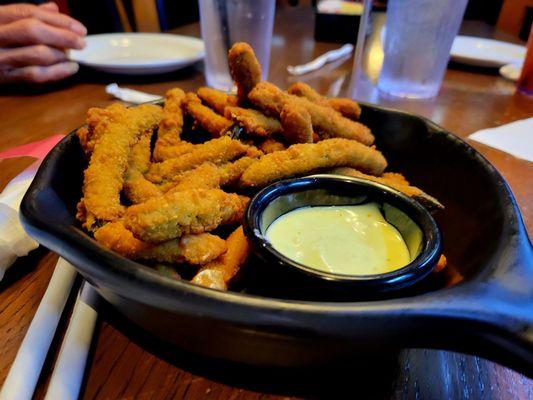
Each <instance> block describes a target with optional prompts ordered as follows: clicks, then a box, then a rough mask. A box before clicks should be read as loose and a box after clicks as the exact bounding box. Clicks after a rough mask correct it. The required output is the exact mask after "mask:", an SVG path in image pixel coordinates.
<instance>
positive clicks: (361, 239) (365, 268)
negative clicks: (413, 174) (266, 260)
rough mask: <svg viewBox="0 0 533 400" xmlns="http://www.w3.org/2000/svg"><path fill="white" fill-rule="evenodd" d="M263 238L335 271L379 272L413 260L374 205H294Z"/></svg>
mask: <svg viewBox="0 0 533 400" xmlns="http://www.w3.org/2000/svg"><path fill="white" fill-rule="evenodd" d="M266 237H267V239H268V240H269V242H270V243H271V244H272V246H273V247H274V248H275V249H276V250H277V251H279V252H280V253H281V254H283V255H284V256H286V257H288V258H290V259H292V260H295V261H298V262H299V263H301V264H304V265H306V266H308V267H311V268H314V269H317V270H320V271H325V272H331V273H334V274H344V275H374V274H381V273H385V272H390V271H394V270H397V269H399V268H401V267H404V266H405V265H407V264H409V262H410V261H411V257H410V254H409V250H408V248H407V246H406V244H405V242H404V240H403V238H402V235H401V234H400V233H399V232H398V230H397V229H396V228H395V227H394V226H393V225H391V224H389V223H388V222H387V221H386V220H385V219H384V218H383V215H382V214H381V212H380V209H379V207H378V205H377V204H376V203H367V204H362V205H355V206H349V205H348V206H319V207H304V208H298V209H296V210H294V211H291V212H288V213H287V214H284V215H282V216H280V217H278V218H277V219H276V220H275V221H274V222H273V223H272V224H271V225H270V226H269V227H268V229H267V231H266Z"/></svg>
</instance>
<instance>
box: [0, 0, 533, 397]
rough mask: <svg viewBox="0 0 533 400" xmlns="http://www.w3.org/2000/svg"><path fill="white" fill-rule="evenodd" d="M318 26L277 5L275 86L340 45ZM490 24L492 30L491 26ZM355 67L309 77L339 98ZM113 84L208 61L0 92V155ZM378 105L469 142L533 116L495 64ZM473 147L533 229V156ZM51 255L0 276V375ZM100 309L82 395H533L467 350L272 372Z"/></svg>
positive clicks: (80, 110)
mask: <svg viewBox="0 0 533 400" xmlns="http://www.w3.org/2000/svg"><path fill="white" fill-rule="evenodd" d="M313 26H314V21H313V13H312V9H311V8H310V7H309V6H300V7H297V8H289V7H286V6H282V7H280V8H279V9H278V12H277V17H276V22H275V28H274V38H273V42H272V56H271V65H270V74H269V79H270V80H272V81H273V82H274V83H276V84H278V85H280V86H281V87H287V86H288V85H290V84H291V83H293V82H294V81H295V78H293V77H289V76H288V75H287V73H286V66H287V65H294V64H300V63H303V62H307V61H309V60H310V59H312V58H314V57H315V56H317V55H319V54H321V53H323V52H325V51H327V50H330V49H332V48H335V47H338V46H337V45H334V44H328V43H316V42H315V41H314V40H313ZM478 28H479V27H478ZM464 29H473V28H472V27H470V28H468V26H466V27H464ZM483 29H485V31H484V33H485V35H486V36H490V30H487V29H486V27H485V28H483ZM474 30H475V29H474ZM478 31H479V29H478ZM178 32H179V33H184V34H190V35H194V36H199V27H198V25H192V26H187V27H184V28H180V29H179V30H178ZM350 70H351V60H348V61H340V62H336V63H333V65H329V66H327V67H325V68H323V69H321V70H320V71H317V72H313V73H311V74H308V75H306V76H305V77H304V79H305V81H306V82H307V83H309V84H311V85H312V86H314V87H315V88H316V89H317V90H319V91H320V92H321V93H323V94H328V93H332V91H334V92H337V91H338V92H339V93H340V94H341V95H343V94H346V90H347V87H348V84H349V81H350ZM111 82H118V83H120V84H122V85H125V86H128V87H131V88H137V89H140V90H144V91H147V92H152V93H156V94H163V93H164V92H165V91H166V90H167V89H169V88H171V87H174V86H180V87H182V88H184V89H194V88H196V87H198V86H200V85H202V84H204V78H203V73H202V67H201V65H197V66H194V67H190V68H187V69H185V70H182V71H179V72H176V73H171V74H166V75H163V76H157V77H137V78H131V77H130V78H125V77H117V76H110V75H104V74H97V73H94V72H91V71H86V70H82V71H81V72H80V73H79V74H78V75H77V76H76V77H75V78H73V79H70V80H68V81H65V82H61V83H58V84H54V85H49V86H46V87H41V88H35V87H34V88H20V87H19V88H10V89H9V88H0V110H1V118H0V151H2V150H5V149H8V148H11V147H14V146H18V145H21V144H24V143H29V142H32V141H35V140H39V139H42V138H45V137H48V136H51V135H53V134H58V133H61V134H66V133H68V132H69V131H71V130H72V129H74V128H76V127H77V126H79V125H80V124H82V123H83V121H84V118H85V113H86V110H87V109H88V108H89V107H92V106H106V105H108V104H110V103H111V102H112V101H113V99H111V98H110V97H109V96H108V95H106V94H105V92H104V90H103V89H104V85H105V84H108V83H111ZM378 101H379V102H380V103H382V104H385V105H387V106H391V107H396V108H400V109H403V110H408V111H411V112H415V113H418V114H421V115H424V116H426V117H428V118H430V119H432V120H433V121H435V122H436V123H438V124H440V125H442V126H443V127H445V128H446V129H448V130H450V131H452V132H454V133H455V134H457V135H458V136H460V137H463V138H464V137H466V136H467V135H469V134H470V133H472V132H474V131H476V130H478V129H481V128H487V127H493V126H497V125H501V124H504V123H507V122H511V121H514V120H517V119H521V118H525V117H531V116H533V99H532V98H527V97H525V96H523V95H521V94H519V93H517V92H516V91H515V87H514V85H513V83H511V82H509V81H506V80H504V79H503V78H501V77H499V76H498V75H497V73H496V72H495V71H493V70H479V69H471V68H465V67H459V66H454V65H451V66H450V68H449V69H448V71H447V72H446V77H445V81H444V84H443V87H442V90H441V92H440V94H439V96H438V97H437V98H435V99H432V100H425V101H407V100H383V99H378ZM532 135H533V133H532ZM532 140H533V136H532ZM470 144H471V145H473V146H474V147H475V148H476V149H477V150H478V151H480V152H481V153H482V154H483V155H484V156H485V157H487V158H488V159H489V160H490V162H492V163H493V164H494V165H495V166H496V168H497V169H498V170H499V171H500V172H501V174H502V175H503V176H504V178H505V179H506V180H507V182H508V183H509V185H510V187H511V189H512V191H513V193H514V195H515V197H516V199H517V201H518V204H519V206H520V210H521V212H522V216H523V218H524V221H525V223H526V226H527V229H528V231H529V233H530V235H531V233H532V232H533V163H529V162H526V161H522V160H519V159H517V158H514V157H513V156H511V155H509V154H506V153H503V152H500V151H498V150H495V149H492V148H489V147H487V146H483V145H481V144H477V143H475V142H470ZM442 162H446V160H442ZM30 163H31V160H29V159H17V160H6V161H1V162H0V187H3V186H4V185H5V184H6V183H7V182H8V181H9V180H10V179H11V178H13V177H14V176H15V175H16V174H17V173H19V172H20V171H22V170H23V169H24V168H25V167H27V166H28V165H29V164H30ZM55 260H56V257H55V256H54V255H53V254H51V253H50V252H48V251H47V250H46V249H41V250H39V251H36V252H34V253H33V254H31V255H30V256H28V257H26V258H23V259H20V260H19V261H18V262H17V264H16V265H15V266H14V267H13V268H12V269H11V270H10V271H8V273H7V275H6V278H5V279H4V280H3V281H2V282H1V283H0V338H1V341H0V383H2V382H3V381H4V379H5V376H6V374H7V372H8V370H9V367H10V365H11V363H12V362H13V359H14V357H15V354H16V351H17V349H18V347H19V345H20V343H21V341H22V339H23V337H24V334H25V332H26V330H27V328H28V325H29V323H30V321H31V319H32V317H33V314H34V313H35V310H36V308H37V305H38V304H39V301H40V299H41V297H42V295H43V293H44V291H45V289H46V286H47V284H48V281H49V279H50V276H51V274H52V271H53V267H54V265H55ZM100 314H101V318H100V322H99V324H98V326H97V332H96V334H95V339H94V344H93V348H92V352H91V354H92V355H91V358H90V360H89V363H88V367H87V375H86V380H85V383H84V387H83V388H82V393H81V398H83V399H211V398H212V399H281V398H343V397H347V396H346V395H350V397H354V398H355V397H360V398H396V399H411V398H416V399H418V398H422V399H425V398H432V399H441V398H442V399H445V398H446V399H481V398H483V399H531V398H533V382H532V381H531V380H530V379H527V378H526V377H524V376H522V375H520V374H518V373H516V372H514V371H511V370H509V369H506V368H504V367H501V366H499V365H497V364H494V363H492V362H489V361H486V360H483V359H480V358H477V357H470V356H465V355H462V354H456V353H450V352H445V351H435V350H424V349H417V350H415V349H407V350H404V351H402V352H401V353H400V354H388V355H384V356H380V357H377V356H376V358H375V359H373V360H354V365H353V366H351V367H350V368H343V369H339V370H335V369H332V370H321V371H320V370H319V371H316V370H315V371H278V372H277V373H276V371H262V370H258V369H250V368H244V369H243V368H241V367H238V366H228V365H225V364H223V363H215V362H213V361H208V360H200V359H198V358H195V357H194V356H192V355H189V354H182V353H179V352H177V351H176V350H171V349H166V348H164V347H162V346H161V345H160V344H159V343H157V341H155V340H154V339H153V338H150V337H149V336H147V335H146V334H144V333H143V332H142V331H140V330H138V329H137V328H135V327H133V326H132V325H131V324H129V323H128V322H127V321H124V319H123V318H122V317H121V316H119V315H116V314H115V313H114V312H113V310H110V309H108V307H106V306H105V305H104V306H102V307H101V310H100ZM65 324H66V319H65V318H64V320H63V321H62V323H61V324H60V329H59V334H58V336H57V337H56V340H55V342H54V344H53V346H52V349H51V352H50V355H49V357H48V360H47V362H46V365H45V368H44V370H43V373H42V376H41V379H40V382H39V386H38V388H37V392H36V396H35V397H36V398H43V397H44V393H45V390H46V382H47V380H48V379H49V376H50V373H51V369H52V367H53V360H54V358H55V356H56V355H57V350H58V345H59V343H60V340H61V335H62V333H63V331H64V329H65ZM421 360H422V361H421ZM436 382H437V383H438V384H436Z"/></svg>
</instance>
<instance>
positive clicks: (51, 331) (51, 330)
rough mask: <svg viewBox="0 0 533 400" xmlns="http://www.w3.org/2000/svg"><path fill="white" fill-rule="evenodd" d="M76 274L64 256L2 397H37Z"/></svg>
mask: <svg viewBox="0 0 533 400" xmlns="http://www.w3.org/2000/svg"><path fill="white" fill-rule="evenodd" d="M75 277H76V271H75V270H74V268H73V267H72V266H71V265H70V264H69V263H68V262H66V261H65V260H63V259H61V258H60V259H59V261H58V262H57V265H56V268H55V271H54V273H53V275H52V278H51V279H50V283H49V284H48V288H47V289H46V292H45V293H44V296H43V298H42V299H41V303H40V304H39V307H38V308H37V312H36V313H35V316H34V317H33V320H32V321H31V324H30V327H29V328H28V331H27V332H26V336H24V340H23V341H22V344H21V345H20V348H19V350H18V352H17V356H16V357H15V361H14V362H13V364H12V365H11V369H10V370H9V373H8V375H7V378H6V380H5V381H4V385H3V386H2V390H1V391H0V400H13V399H17V400H26V399H27V400H29V399H31V398H32V397H33V392H34V390H35V385H36V384H37V381H38V380H39V375H40V374H41V369H42V367H43V363H44V360H45V359H46V355H47V354H48V349H49V348H50V344H51V343H52V339H53V338H54V336H55V332H56V328H57V324H58V323H59V319H60V318H61V314H62V313H63V309H64V307H65V303H66V302H67V299H68V296H69V294H70V290H71V288H72V284H73V282H74V278H75Z"/></svg>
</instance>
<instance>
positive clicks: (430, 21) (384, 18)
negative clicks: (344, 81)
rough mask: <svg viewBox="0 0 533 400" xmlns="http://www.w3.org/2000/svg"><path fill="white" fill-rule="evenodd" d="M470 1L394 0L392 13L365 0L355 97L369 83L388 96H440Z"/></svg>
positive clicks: (356, 62)
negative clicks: (452, 49) (454, 44)
mask: <svg viewBox="0 0 533 400" xmlns="http://www.w3.org/2000/svg"><path fill="white" fill-rule="evenodd" d="M467 2H468V0H388V2H387V9H386V11H385V10H376V9H373V10H372V11H371V3H372V1H371V0H365V12H364V14H363V17H362V19H363V20H362V21H361V24H360V27H359V34H358V38H357V48H356V57H355V61H354V78H353V79H354V80H353V81H352V92H353V93H354V95H355V96H356V97H357V93H358V92H361V86H362V87H363V89H364V88H365V85H366V86H367V89H365V90H364V91H365V92H366V93H367V94H368V93H370V92H369V91H368V87H375V86H377V88H378V89H379V92H381V93H385V94H387V95H393V96H399V97H408V98H430V97H434V96H436V95H437V93H438V91H439V89H440V87H441V84H442V80H443V78H444V73H445V71H446V67H447V64H448V60H449V58H450V49H451V47H452V44H453V40H454V39H455V36H456V35H457V32H458V31H459V27H460V25H461V21H462V19H463V15H464V12H465V8H466V4H467ZM358 85H359V87H357V86H358ZM363 97H365V95H363ZM366 97H368V96H366Z"/></svg>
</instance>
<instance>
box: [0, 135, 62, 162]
mask: <svg viewBox="0 0 533 400" xmlns="http://www.w3.org/2000/svg"><path fill="white" fill-rule="evenodd" d="M64 137H65V136H64V135H53V136H50V137H48V138H46V139H43V140H39V141H37V142H32V143H28V144H23V145H22V146H18V147H14V148H12V149H9V150H6V151H3V152H1V153H0V160H2V159H4V158H14V157H34V158H36V159H38V160H40V161H42V160H43V159H44V157H46V155H47V154H48V153H49V152H50V150H52V148H53V147H54V146H55V145H56V144H57V143H58V142H59V141H60V140H61V139H63V138H64Z"/></svg>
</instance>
